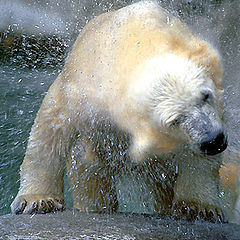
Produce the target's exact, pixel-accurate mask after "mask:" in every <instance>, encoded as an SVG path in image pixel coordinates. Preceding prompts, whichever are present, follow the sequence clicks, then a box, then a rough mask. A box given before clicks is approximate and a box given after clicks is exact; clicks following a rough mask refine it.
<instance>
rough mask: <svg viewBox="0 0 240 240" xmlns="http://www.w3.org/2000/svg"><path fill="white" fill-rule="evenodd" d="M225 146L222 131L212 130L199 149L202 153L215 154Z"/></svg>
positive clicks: (225, 141) (225, 140) (224, 137)
mask: <svg viewBox="0 0 240 240" xmlns="http://www.w3.org/2000/svg"><path fill="white" fill-rule="evenodd" d="M226 148H227V137H226V136H225V134H224V133H223V132H214V133H213V134H211V135H209V136H208V137H206V138H205V139H203V141H202V142H201V144H200V149H201V151H202V152H203V153H204V154H207V155H215V154H218V153H220V152H223V151H224V150H225V149H226Z"/></svg>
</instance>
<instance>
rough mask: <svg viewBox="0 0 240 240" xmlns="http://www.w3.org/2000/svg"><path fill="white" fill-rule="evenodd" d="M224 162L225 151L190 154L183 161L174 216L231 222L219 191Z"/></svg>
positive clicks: (176, 187) (175, 188)
mask: <svg viewBox="0 0 240 240" xmlns="http://www.w3.org/2000/svg"><path fill="white" fill-rule="evenodd" d="M220 165H221V154H219V155H217V156H214V157H209V156H205V157H203V156H199V155H192V154H189V155H188V156H184V157H183V158H182V159H181V160H179V164H178V178H177V180H176V183H175V186H174V200H173V208H172V214H173V216H174V217H176V218H183V219H187V220H195V219H203V220H207V221H211V222H227V218H226V215H225V213H224V211H223V208H222V207H223V206H222V203H221V199H220V197H219V190H218V185H219V168H220Z"/></svg>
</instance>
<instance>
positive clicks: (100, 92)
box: [12, 1, 224, 220]
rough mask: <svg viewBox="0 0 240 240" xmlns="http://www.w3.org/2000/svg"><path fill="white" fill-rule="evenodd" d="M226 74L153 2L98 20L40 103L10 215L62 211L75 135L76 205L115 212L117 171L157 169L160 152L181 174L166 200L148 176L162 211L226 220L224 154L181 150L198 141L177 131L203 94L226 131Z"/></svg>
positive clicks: (215, 56) (72, 179) (161, 158)
mask: <svg viewBox="0 0 240 240" xmlns="http://www.w3.org/2000/svg"><path fill="white" fill-rule="evenodd" d="M221 77H222V67H221V64H220V61H219V57H218V54H217V52H216V51H215V50H214V49H213V48H212V47H211V46H210V45H209V44H208V43H207V42H205V41H203V40H201V39H199V38H198V37H196V36H194V35H192V34H191V32H190V31H189V30H188V28H187V27H186V26H185V25H184V24H183V23H182V22H181V21H179V20H178V19H177V18H175V17H173V16H172V15H170V14H169V13H168V12H166V11H165V10H164V9H162V8H161V7H159V6H158V4H157V3H155V2H153V1H143V2H139V3H136V4H133V5H131V6H128V7H125V8H122V9H120V10H118V11H115V12H109V13H106V14H102V15H100V16H98V17H96V18H95V19H93V20H92V21H90V22H89V23H88V24H87V26H86V27H85V28H84V29H83V30H82V32H81V34H80V35H79V37H78V39H77V40H76V42H75V44H74V46H73V49H72V53H71V54H70V56H69V58H68V60H67V62H66V64H65V67H64V69H63V71H62V72H61V73H60V75H59V76H58V78H57V79H56V81H55V82H54V83H53V85H52V86H51V87H50V89H49V91H48V93H47V95H46V97H45V98H44V100H43V103H42V105H41V108H40V110H39V112H38V114H37V117H36V119H35V122H34V125H33V127H32V131H31V135H30V138H29V143H28V147H27V152H26V156H25V158H24V162H23V164H22V167H21V184H20V189H19V192H18V195H17V197H16V199H15V200H14V202H13V204H12V210H13V211H14V212H34V211H35V212H41V211H42V212H46V211H51V210H52V208H50V207H49V205H51V203H52V204H55V207H56V208H62V205H61V204H62V203H61V200H62V199H63V175H64V169H65V166H66V159H67V158H68V157H69V154H70V155H71V148H72V144H73V142H74V141H75V139H76V138H77V137H78V139H79V140H78V143H79V144H80V145H81V146H82V152H81V154H80V159H78V162H77V163H76V162H74V161H73V160H70V161H69V164H68V170H69V177H70V183H71V186H72V189H73V196H74V206H75V207H76V208H78V209H80V210H82V211H99V212H101V211H105V210H106V211H109V212H111V211H115V210H116V209H117V195H116V189H115V188H114V178H115V175H116V174H117V173H118V172H120V171H121V168H122V167H124V164H130V161H132V162H136V164H137V165H139V166H141V164H142V165H143V166H147V165H144V164H145V162H149V163H150V165H149V167H148V168H149V169H151V171H153V172H154V171H155V170H154V162H155V161H154V160H151V158H150V157H151V156H152V155H154V156H155V157H157V159H158V161H157V162H159V163H161V164H163V165H164V164H166V165H168V163H171V162H174V164H175V163H177V164H176V166H177V168H178V171H177V174H178V177H177V180H176V183H175V184H174V182H171V184H172V185H174V186H173V187H172V188H171V189H170V188H169V189H170V190H169V191H170V192H171V194H170V193H169V197H167V199H165V200H163V199H164V198H162V197H161V194H162V193H161V191H160V190H161V188H158V187H157V185H154V179H152V180H153V181H149V182H148V180H149V179H146V181H147V182H148V184H149V187H150V188H152V189H153V191H154V193H155V197H156V204H155V207H156V212H159V213H167V214H173V215H175V216H179V217H184V216H186V215H187V216H190V215H191V214H190V209H194V211H196V216H193V218H195V217H197V216H200V215H201V214H203V215H204V216H203V218H205V219H206V220H208V219H211V217H208V216H207V215H208V214H214V217H213V218H212V219H215V220H216V219H218V218H219V216H220V218H222V220H223V218H224V213H223V211H222V206H221V200H220V199H219V197H218V195H219V192H218V180H219V174H218V170H219V167H220V164H221V154H219V155H218V156H217V157H212V158H210V157H209V158H208V159H207V160H206V159H203V158H204V157H203V156H202V155H198V154H195V153H193V152H192V150H191V147H187V148H186V147H183V148H182V146H192V145H194V143H195V141H197V140H198V138H200V137H199V136H198V134H197V133H196V134H195V135H196V136H195V135H194V133H193V135H192V136H191V137H190V136H189V135H188V134H187V133H186V132H185V131H184V130H183V129H178V128H172V127H171V123H173V122H174V120H176V119H177V118H178V117H179V116H180V115H182V114H184V113H186V114H188V113H190V112H194V111H196V109H197V106H198V105H199V104H201V101H202V100H201V98H202V92H203V91H209V92H210V93H211V94H212V96H213V103H212V105H211V110H209V111H211V113H212V112H213V116H215V117H214V120H213V127H216V129H217V128H218V127H221V113H219V111H220V109H221V106H220V105H221V104H220V102H219V99H220V92H221ZM174 153H175V155H174V156H175V158H174V160H173V157H172V155H171V154H174ZM168 154H170V155H171V156H168ZM111 156H112V161H113V162H116V164H115V167H113V168H112V167H111V164H110V163H109V159H108V158H109V157H111ZM151 164H152V165H151ZM174 164H173V165H174ZM151 166H152V167H151ZM106 169H110V170H106ZM111 169H112V170H111ZM140 169H142V170H141V171H140V172H142V173H144V167H143V168H140ZM149 169H148V170H149ZM171 171H172V170H171ZM174 171H175V170H174ZM147 174H149V172H147ZM154 174H155V175H153V176H156V178H158V177H159V176H158V173H157V172H155V173H154ZM169 175H170V174H169ZM158 184H161V181H160V180H159V182H158ZM162 189H164V187H163V188H162ZM166 189H167V188H166ZM172 191H173V192H172ZM162 195H164V194H162ZM165 195H168V193H165ZM50 200H51V201H50ZM49 201H50V203H49ZM46 203H47V204H46ZM36 206H37V207H36ZM183 208H186V209H187V210H186V211H188V213H187V214H185V215H184V211H182V209H183ZM189 214H190V215H189Z"/></svg>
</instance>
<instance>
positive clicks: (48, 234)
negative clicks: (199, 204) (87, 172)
mask: <svg viewBox="0 0 240 240" xmlns="http://www.w3.org/2000/svg"><path fill="white" fill-rule="evenodd" d="M0 239H11V240H13V239H88V240H98V239H104V240H108V239H111V240H112V239H119V240H138V239H139V240H140V239H141V240H147V239H151V240H155V239H158V240H159V239H160V240H161V239H162V240H200V239H201V240H205V239H206V240H240V226H239V225H236V224H212V223H206V222H185V221H175V220H171V219H160V218H156V217H150V216H143V215H130V214H129V215H127V214H116V215H99V214H85V213H80V212H77V211H70V210H67V211H64V212H58V213H54V214H46V215H11V214H8V215H4V216H1V217H0Z"/></svg>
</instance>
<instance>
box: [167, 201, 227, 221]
mask: <svg viewBox="0 0 240 240" xmlns="http://www.w3.org/2000/svg"><path fill="white" fill-rule="evenodd" d="M172 216H173V217H174V218H176V219H185V220H188V221H194V220H205V221H210V222H213V223H227V222H228V220H227V217H226V214H225V213H224V211H223V210H222V209H221V208H219V207H216V206H213V205H202V204H199V203H194V202H189V201H178V202H175V203H174V205H173V207H172Z"/></svg>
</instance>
